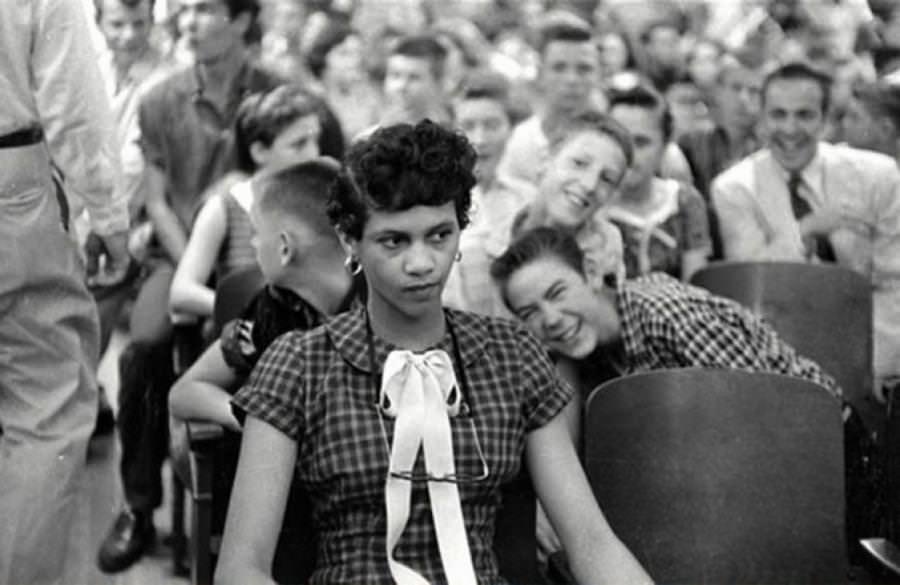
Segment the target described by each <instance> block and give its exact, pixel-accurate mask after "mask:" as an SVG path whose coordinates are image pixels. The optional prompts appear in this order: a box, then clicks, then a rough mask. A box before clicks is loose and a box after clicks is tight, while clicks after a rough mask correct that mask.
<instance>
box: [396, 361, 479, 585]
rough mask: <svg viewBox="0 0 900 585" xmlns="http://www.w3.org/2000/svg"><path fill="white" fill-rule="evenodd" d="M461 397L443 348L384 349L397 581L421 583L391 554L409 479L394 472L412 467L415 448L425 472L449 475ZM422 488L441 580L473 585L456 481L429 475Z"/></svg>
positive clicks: (405, 516)
mask: <svg viewBox="0 0 900 585" xmlns="http://www.w3.org/2000/svg"><path fill="white" fill-rule="evenodd" d="M461 402H462V399H461V396H460V392H459V390H458V387H457V383H456V375H455V374H454V372H453V364H452V363H451V361H450V356H448V355H447V353H446V352H444V351H441V350H432V351H429V352H427V353H425V354H415V353H413V352H410V351H392V352H391V353H390V354H389V355H388V358H387V361H385V364H384V375H383V377H382V386H381V396H380V399H379V403H380V404H382V405H387V406H386V407H385V408H384V413H385V414H386V415H387V416H391V417H394V418H395V423H394V441H393V445H392V447H391V455H390V470H389V472H388V477H387V480H386V484H385V504H386V507H387V538H386V547H387V551H386V552H387V556H388V566H389V568H390V571H391V575H392V576H393V578H394V581H395V582H396V583H397V585H427V581H426V580H425V579H424V578H423V577H422V576H421V575H419V574H418V573H416V572H415V571H414V570H412V569H411V568H410V567H408V566H407V565H404V564H403V563H400V562H399V561H397V560H396V559H395V558H394V547H395V546H396V545H397V543H398V541H399V540H400V536H401V535H402V533H403V529H404V528H405V527H406V522H407V521H408V520H409V512H410V495H411V489H412V485H411V482H410V481H409V480H408V479H405V478H403V477H401V476H399V475H402V473H403V472H405V471H407V470H412V469H413V466H414V465H415V462H416V458H417V456H418V453H419V450H420V449H421V450H422V451H424V455H425V468H426V470H427V472H428V473H429V474H430V475H432V476H433V477H436V478H439V477H452V476H454V475H455V465H454V459H453V439H452V434H451V430H450V417H451V416H455V415H456V414H457V413H458V412H459V409H460V406H461ZM428 494H429V497H430V500H431V515H432V518H433V519H434V528H435V533H436V534H437V541H438V550H439V552H440V555H441V562H442V564H443V566H444V572H445V573H446V575H447V582H448V583H454V584H457V583H458V584H461V585H475V584H476V582H477V580H476V578H475V569H474V567H473V565H472V555H471V552H470V551H469V543H468V539H467V537H466V527H465V523H464V522H463V515H462V506H461V503H460V499H459V491H458V489H457V485H456V483H455V482H454V481H429V482H428Z"/></svg>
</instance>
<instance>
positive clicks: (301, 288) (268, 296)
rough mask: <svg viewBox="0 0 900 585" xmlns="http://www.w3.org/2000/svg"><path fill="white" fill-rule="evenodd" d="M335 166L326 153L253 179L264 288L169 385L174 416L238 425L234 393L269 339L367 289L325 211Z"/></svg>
mask: <svg viewBox="0 0 900 585" xmlns="http://www.w3.org/2000/svg"><path fill="white" fill-rule="evenodd" d="M338 168H339V167H338V165H337V163H336V162H334V161H332V160H330V159H316V160H313V161H308V162H304V163H300V164H298V165H295V166H293V167H290V168H288V169H285V170H282V171H279V172H276V173H272V174H267V175H263V176H261V177H258V178H257V179H254V181H255V182H256V184H255V185H254V191H255V193H256V199H255V200H254V202H253V206H252V207H251V210H250V218H251V221H252V223H253V226H254V229H255V231H256V236H255V237H254V246H255V248H256V255H257V260H258V262H259V265H260V268H261V269H262V273H263V276H264V278H265V281H266V286H265V288H263V290H261V291H260V292H259V294H257V296H256V297H255V298H254V300H253V301H252V302H251V303H250V304H249V306H248V307H247V309H246V310H245V311H244V314H243V316H242V318H240V319H237V320H235V321H232V322H231V323H229V324H227V325H226V326H225V327H224V328H223V331H222V334H221V336H220V338H219V340H218V341H216V342H215V343H213V344H212V345H211V346H210V347H209V348H208V349H207V350H206V351H205V352H204V354H203V355H202V356H200V358H199V359H198V360H197V361H196V362H195V363H194V364H193V365H192V366H191V368H190V369H188V371H187V372H185V373H184V375H183V376H182V377H181V378H180V379H179V380H178V382H177V383H176V384H175V386H174V387H173V388H172V392H171V393H170V395H169V408H170V412H171V414H172V416H173V417H175V418H176V419H180V420H188V419H190V420H207V421H212V422H216V423H219V424H221V425H223V426H225V427H226V428H229V429H231V430H234V431H240V424H239V422H238V421H237V419H235V417H234V415H233V413H232V411H231V406H230V398H231V392H233V391H234V390H236V389H237V387H238V386H239V384H240V383H241V382H242V381H243V380H244V378H246V376H247V375H248V374H249V373H250V371H251V370H252V369H253V366H254V365H255V364H256V361H257V360H258V359H259V356H260V355H262V353H263V352H264V351H265V349H266V348H267V347H268V346H269V344H270V343H271V342H273V341H274V340H275V339H276V338H277V337H278V336H279V335H281V334H282V333H285V332H286V331H290V330H293V329H312V328H313V327H316V326H318V325H319V324H320V323H322V321H324V319H325V317H326V316H327V315H332V314H335V313H339V312H342V311H344V310H346V309H347V308H349V306H350V305H351V304H352V302H353V301H354V299H356V298H358V297H359V296H360V295H361V294H362V291H364V290H365V286H364V285H363V283H362V282H360V281H361V279H360V278H359V277H357V276H354V275H352V274H350V273H349V272H348V271H346V270H345V269H344V267H343V262H344V252H343V249H342V248H341V245H340V242H339V241H338V238H337V235H336V234H335V232H334V230H333V229H332V228H331V225H330V223H329V222H328V218H327V215H326V211H325V208H326V204H327V200H328V189H329V186H330V185H331V183H332V181H333V180H334V179H335V177H336V176H337V172H338Z"/></svg>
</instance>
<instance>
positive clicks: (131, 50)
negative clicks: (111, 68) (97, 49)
mask: <svg viewBox="0 0 900 585" xmlns="http://www.w3.org/2000/svg"><path fill="white" fill-rule="evenodd" d="M101 3H102V4H101V11H100V19H99V21H98V22H97V24H98V26H99V28H100V32H101V33H103V37H104V38H105V39H106V45H107V46H108V47H109V50H110V51H112V53H113V54H114V55H115V56H116V57H126V58H131V59H134V58H137V57H139V56H140V55H141V53H143V52H144V51H145V50H146V49H147V47H148V46H149V45H150V31H151V29H152V27H153V15H152V14H151V10H150V0H142V1H141V2H139V3H138V4H137V5H136V6H134V8H132V7H130V6H126V5H125V4H123V3H122V2H121V0H101Z"/></svg>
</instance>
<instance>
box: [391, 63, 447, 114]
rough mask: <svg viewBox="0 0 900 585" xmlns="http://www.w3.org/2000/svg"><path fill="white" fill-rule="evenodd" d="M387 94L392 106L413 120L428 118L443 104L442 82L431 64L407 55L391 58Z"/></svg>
mask: <svg viewBox="0 0 900 585" xmlns="http://www.w3.org/2000/svg"><path fill="white" fill-rule="evenodd" d="M384 94H385V97H386V98H387V101H388V103H389V104H391V105H392V106H394V107H395V108H398V109H400V110H402V111H403V112H405V113H407V114H408V115H410V116H411V117H422V116H424V115H425V114H426V113H427V112H428V111H429V110H431V109H432V108H434V107H435V106H436V105H438V104H439V103H440V101H441V90H440V82H439V81H438V80H437V79H436V78H435V76H434V72H433V71H432V69H431V61H430V60H429V59H427V58H419V57H408V56H406V55H391V56H390V57H388V60H387V69H386V70H385V74H384ZM410 121H411V122H413V121H414V122H418V121H419V120H418V119H416V120H410Z"/></svg>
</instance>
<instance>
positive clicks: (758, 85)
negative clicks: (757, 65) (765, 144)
mask: <svg viewBox="0 0 900 585" xmlns="http://www.w3.org/2000/svg"><path fill="white" fill-rule="evenodd" d="M762 77H763V76H762V72H761V71H760V70H756V69H749V68H746V67H739V66H732V67H729V68H728V69H726V70H725V71H722V73H721V74H720V78H719V83H718V85H717V87H716V110H717V113H718V117H719V123H720V124H723V125H725V126H727V127H729V128H740V129H748V130H749V129H751V128H753V126H755V125H756V122H757V120H758V119H759V109H760V103H761V99H760V97H761V96H760V92H761V89H762V81H763V79H762Z"/></svg>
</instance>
